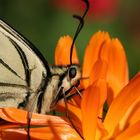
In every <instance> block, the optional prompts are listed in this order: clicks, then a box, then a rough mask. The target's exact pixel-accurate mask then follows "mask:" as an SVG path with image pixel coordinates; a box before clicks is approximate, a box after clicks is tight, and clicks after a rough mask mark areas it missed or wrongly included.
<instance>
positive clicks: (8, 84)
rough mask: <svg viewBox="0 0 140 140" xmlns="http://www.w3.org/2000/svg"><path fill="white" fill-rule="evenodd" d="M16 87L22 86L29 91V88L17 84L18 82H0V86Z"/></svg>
mask: <svg viewBox="0 0 140 140" xmlns="http://www.w3.org/2000/svg"><path fill="white" fill-rule="evenodd" d="M1 86H3V87H16V88H22V89H26V90H27V91H30V90H31V89H30V88H29V87H27V86H25V85H19V84H12V83H3V82H0V87H1Z"/></svg>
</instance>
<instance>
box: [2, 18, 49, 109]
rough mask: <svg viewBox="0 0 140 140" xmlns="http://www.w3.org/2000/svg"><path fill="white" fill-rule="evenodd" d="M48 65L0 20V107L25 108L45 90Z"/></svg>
mask: <svg viewBox="0 0 140 140" xmlns="http://www.w3.org/2000/svg"><path fill="white" fill-rule="evenodd" d="M48 75H50V69H49V66H48V63H47V61H46V60H45V59H44V57H43V56H42V55H41V53H40V52H39V51H38V50H37V48H35V47H34V46H33V45H32V44H31V43H30V42H29V41H27V40H26V39H25V38H24V37H23V36H21V35H20V34H19V33H18V32H16V31H15V30H14V29H12V28H11V27H10V26H9V25H8V24H6V23H5V22H3V21H2V20H0V107H9V106H10V107H20V106H21V107H25V106H26V105H27V102H28V101H29V98H30V99H33V98H34V96H36V94H37V93H38V92H39V91H40V90H45V86H46V85H47V81H46V80H44V79H46V77H48Z"/></svg>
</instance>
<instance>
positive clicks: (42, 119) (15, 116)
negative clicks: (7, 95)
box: [0, 108, 65, 125]
mask: <svg viewBox="0 0 140 140" xmlns="http://www.w3.org/2000/svg"><path fill="white" fill-rule="evenodd" d="M0 118H1V119H3V120H6V121H8V122H12V123H20V124H27V122H28V112H27V111H24V110H20V109H16V108H1V109H0ZM62 118H63V117H57V116H52V115H42V114H37V113H33V114H32V118H31V124H32V125H47V122H48V121H50V120H51V121H52V122H55V124H58V125H59V124H61V123H62V124H64V123H65V120H64V119H62Z"/></svg>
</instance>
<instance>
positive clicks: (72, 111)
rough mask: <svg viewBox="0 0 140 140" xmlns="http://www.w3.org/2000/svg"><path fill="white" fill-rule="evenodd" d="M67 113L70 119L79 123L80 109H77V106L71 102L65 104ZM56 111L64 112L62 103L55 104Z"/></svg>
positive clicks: (64, 108)
mask: <svg viewBox="0 0 140 140" xmlns="http://www.w3.org/2000/svg"><path fill="white" fill-rule="evenodd" d="M72 101H73V100H72ZM67 106H68V112H69V115H70V117H71V118H73V119H75V120H77V121H81V109H80V108H79V107H77V104H74V103H73V102H71V101H68V102H67ZM57 110H59V111H60V112H66V107H65V103H64V101H63V100H62V101H59V102H58V104H57Z"/></svg>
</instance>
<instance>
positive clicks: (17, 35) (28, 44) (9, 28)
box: [0, 19, 51, 77]
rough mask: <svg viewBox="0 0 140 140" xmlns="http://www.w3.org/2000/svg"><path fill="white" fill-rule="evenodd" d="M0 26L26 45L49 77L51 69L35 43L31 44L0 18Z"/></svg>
mask: <svg viewBox="0 0 140 140" xmlns="http://www.w3.org/2000/svg"><path fill="white" fill-rule="evenodd" d="M0 27H1V28H3V29H4V30H5V31H7V32H8V33H9V34H10V35H11V36H14V37H15V38H16V39H17V40H18V41H20V42H22V43H23V44H24V45H25V47H27V46H28V47H29V48H30V49H31V50H32V51H33V52H34V53H35V54H36V55H37V57H38V58H39V59H40V61H41V62H42V65H43V66H44V67H45V69H46V73H47V77H51V71H50V68H49V65H48V62H47V61H46V59H45V58H44V56H43V55H42V54H41V52H40V51H39V50H38V49H37V48H36V47H35V45H33V44H32V43H31V42H30V41H29V40H28V39H27V38H26V37H24V36H23V35H22V34H21V33H19V32H18V31H16V30H15V29H14V28H13V27H11V26H10V25H8V24H7V23H6V22H5V21H3V20H1V19H0Z"/></svg>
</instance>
